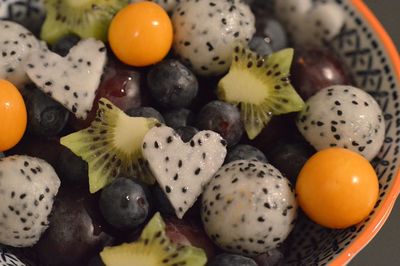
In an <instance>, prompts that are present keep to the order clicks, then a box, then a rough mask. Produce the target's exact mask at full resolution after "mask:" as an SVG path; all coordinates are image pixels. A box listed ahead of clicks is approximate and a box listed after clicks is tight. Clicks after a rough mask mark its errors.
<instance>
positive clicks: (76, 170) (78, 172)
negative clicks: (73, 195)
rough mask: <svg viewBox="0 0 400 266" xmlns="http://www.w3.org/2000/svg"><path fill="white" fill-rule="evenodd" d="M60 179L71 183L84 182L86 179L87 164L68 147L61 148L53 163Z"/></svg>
mask: <svg viewBox="0 0 400 266" xmlns="http://www.w3.org/2000/svg"><path fill="white" fill-rule="evenodd" d="M55 168H56V171H57V174H58V175H59V176H60V178H61V180H62V181H65V182H69V183H71V184H86V183H87V180H88V164H87V162H86V161H84V160H82V158H81V157H79V156H76V155H75V154H74V153H73V152H72V151H70V150H69V149H66V148H65V149H63V150H62V151H61V153H60V155H59V157H58V158H57V161H56V165H55Z"/></svg>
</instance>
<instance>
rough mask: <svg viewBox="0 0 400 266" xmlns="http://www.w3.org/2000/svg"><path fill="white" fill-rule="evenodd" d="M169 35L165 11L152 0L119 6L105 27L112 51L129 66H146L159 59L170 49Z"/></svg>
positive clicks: (169, 27) (171, 35)
mask: <svg viewBox="0 0 400 266" xmlns="http://www.w3.org/2000/svg"><path fill="white" fill-rule="evenodd" d="M172 39H173V29H172V23H171V20H170V18H169V16H168V14H167V13H166V12H165V10H164V9H163V8H162V7H161V6H159V5H157V4H155V3H152V2H138V3H133V4H130V5H128V6H126V7H125V8H123V9H121V10H120V11H119V12H118V13H117V15H116V16H115V17H114V19H113V20H112V21H111V25H110V28H109V31H108V40H109V42H110V45H111V49H112V50H113V52H114V54H115V55H116V56H117V57H118V59H119V60H121V61H122V62H124V63H125V64H128V65H132V66H148V65H152V64H155V63H157V62H159V61H161V60H162V59H163V58H164V57H165V56H166V55H167V53H168V52H169V50H170V48H171V45H172Z"/></svg>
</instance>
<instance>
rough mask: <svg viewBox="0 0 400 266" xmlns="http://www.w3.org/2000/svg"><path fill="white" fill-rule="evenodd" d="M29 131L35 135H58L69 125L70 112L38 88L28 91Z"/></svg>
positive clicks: (26, 97)
mask: <svg viewBox="0 0 400 266" xmlns="http://www.w3.org/2000/svg"><path fill="white" fill-rule="evenodd" d="M25 99H26V108H27V112H28V131H29V132H30V133H32V134H34V135H38V136H44V137H51V136H56V135H58V134H59V133H60V132H61V131H62V130H63V129H64V127H65V126H66V125H67V122H68V118H69V115H70V112H69V111H68V110H67V109H66V108H64V107H63V106H62V105H61V104H59V103H58V102H56V101H55V100H53V99H52V98H51V97H50V96H48V95H46V94H45V93H43V92H42V91H40V90H39V89H37V88H32V90H30V91H27V93H26V96H25Z"/></svg>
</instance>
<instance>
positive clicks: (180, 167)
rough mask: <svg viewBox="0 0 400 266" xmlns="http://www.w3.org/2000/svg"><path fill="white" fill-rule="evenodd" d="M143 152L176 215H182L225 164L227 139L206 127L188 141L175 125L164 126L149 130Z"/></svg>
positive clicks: (180, 216) (144, 140) (144, 141)
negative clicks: (183, 139)
mask: <svg viewBox="0 0 400 266" xmlns="http://www.w3.org/2000/svg"><path fill="white" fill-rule="evenodd" d="M142 152H143V156H144V158H145V159H146V160H147V161H148V163H149V166H150V169H151V171H152V173H153V175H154V177H155V178H156V179H157V182H158V184H159V185H160V187H161V188H162V189H163V191H164V193H165V194H166V195H167V197H168V199H169V201H170V202H171V204H172V206H173V207H174V209H175V213H176V216H177V217H178V218H182V217H183V215H184V214H185V212H186V211H187V210H188V209H189V208H190V207H192V206H193V204H194V203H195V201H196V199H197V198H198V197H199V196H200V194H201V193H202V192H203V187H204V186H205V185H207V184H208V182H209V181H210V179H211V178H212V177H213V175H214V174H215V172H216V171H217V170H218V169H219V168H220V167H221V165H222V164H223V162H224V159H225V155H226V141H225V140H224V139H223V138H222V137H221V136H220V135H219V134H218V133H215V132H213V131H209V130H205V131H200V132H199V133H197V134H196V135H195V136H194V137H193V138H192V139H191V140H190V141H189V142H187V143H185V142H183V141H182V139H181V138H180V136H179V135H178V134H177V133H176V132H175V131H174V130H173V129H172V128H170V127H167V126H160V127H154V128H152V129H151V130H150V131H149V132H148V133H147V134H146V136H145V137H144V139H143V146H142Z"/></svg>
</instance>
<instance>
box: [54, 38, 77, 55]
mask: <svg viewBox="0 0 400 266" xmlns="http://www.w3.org/2000/svg"><path fill="white" fill-rule="evenodd" d="M80 40H81V39H80V38H79V37H78V36H76V35H67V36H65V37H63V38H61V39H60V40H58V41H57V42H56V43H55V44H53V46H52V47H51V49H52V50H53V52H55V53H57V54H59V55H61V56H66V55H67V54H68V53H69V50H71V48H72V47H74V46H75V45H76V44H77V43H78V42H79V41H80Z"/></svg>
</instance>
